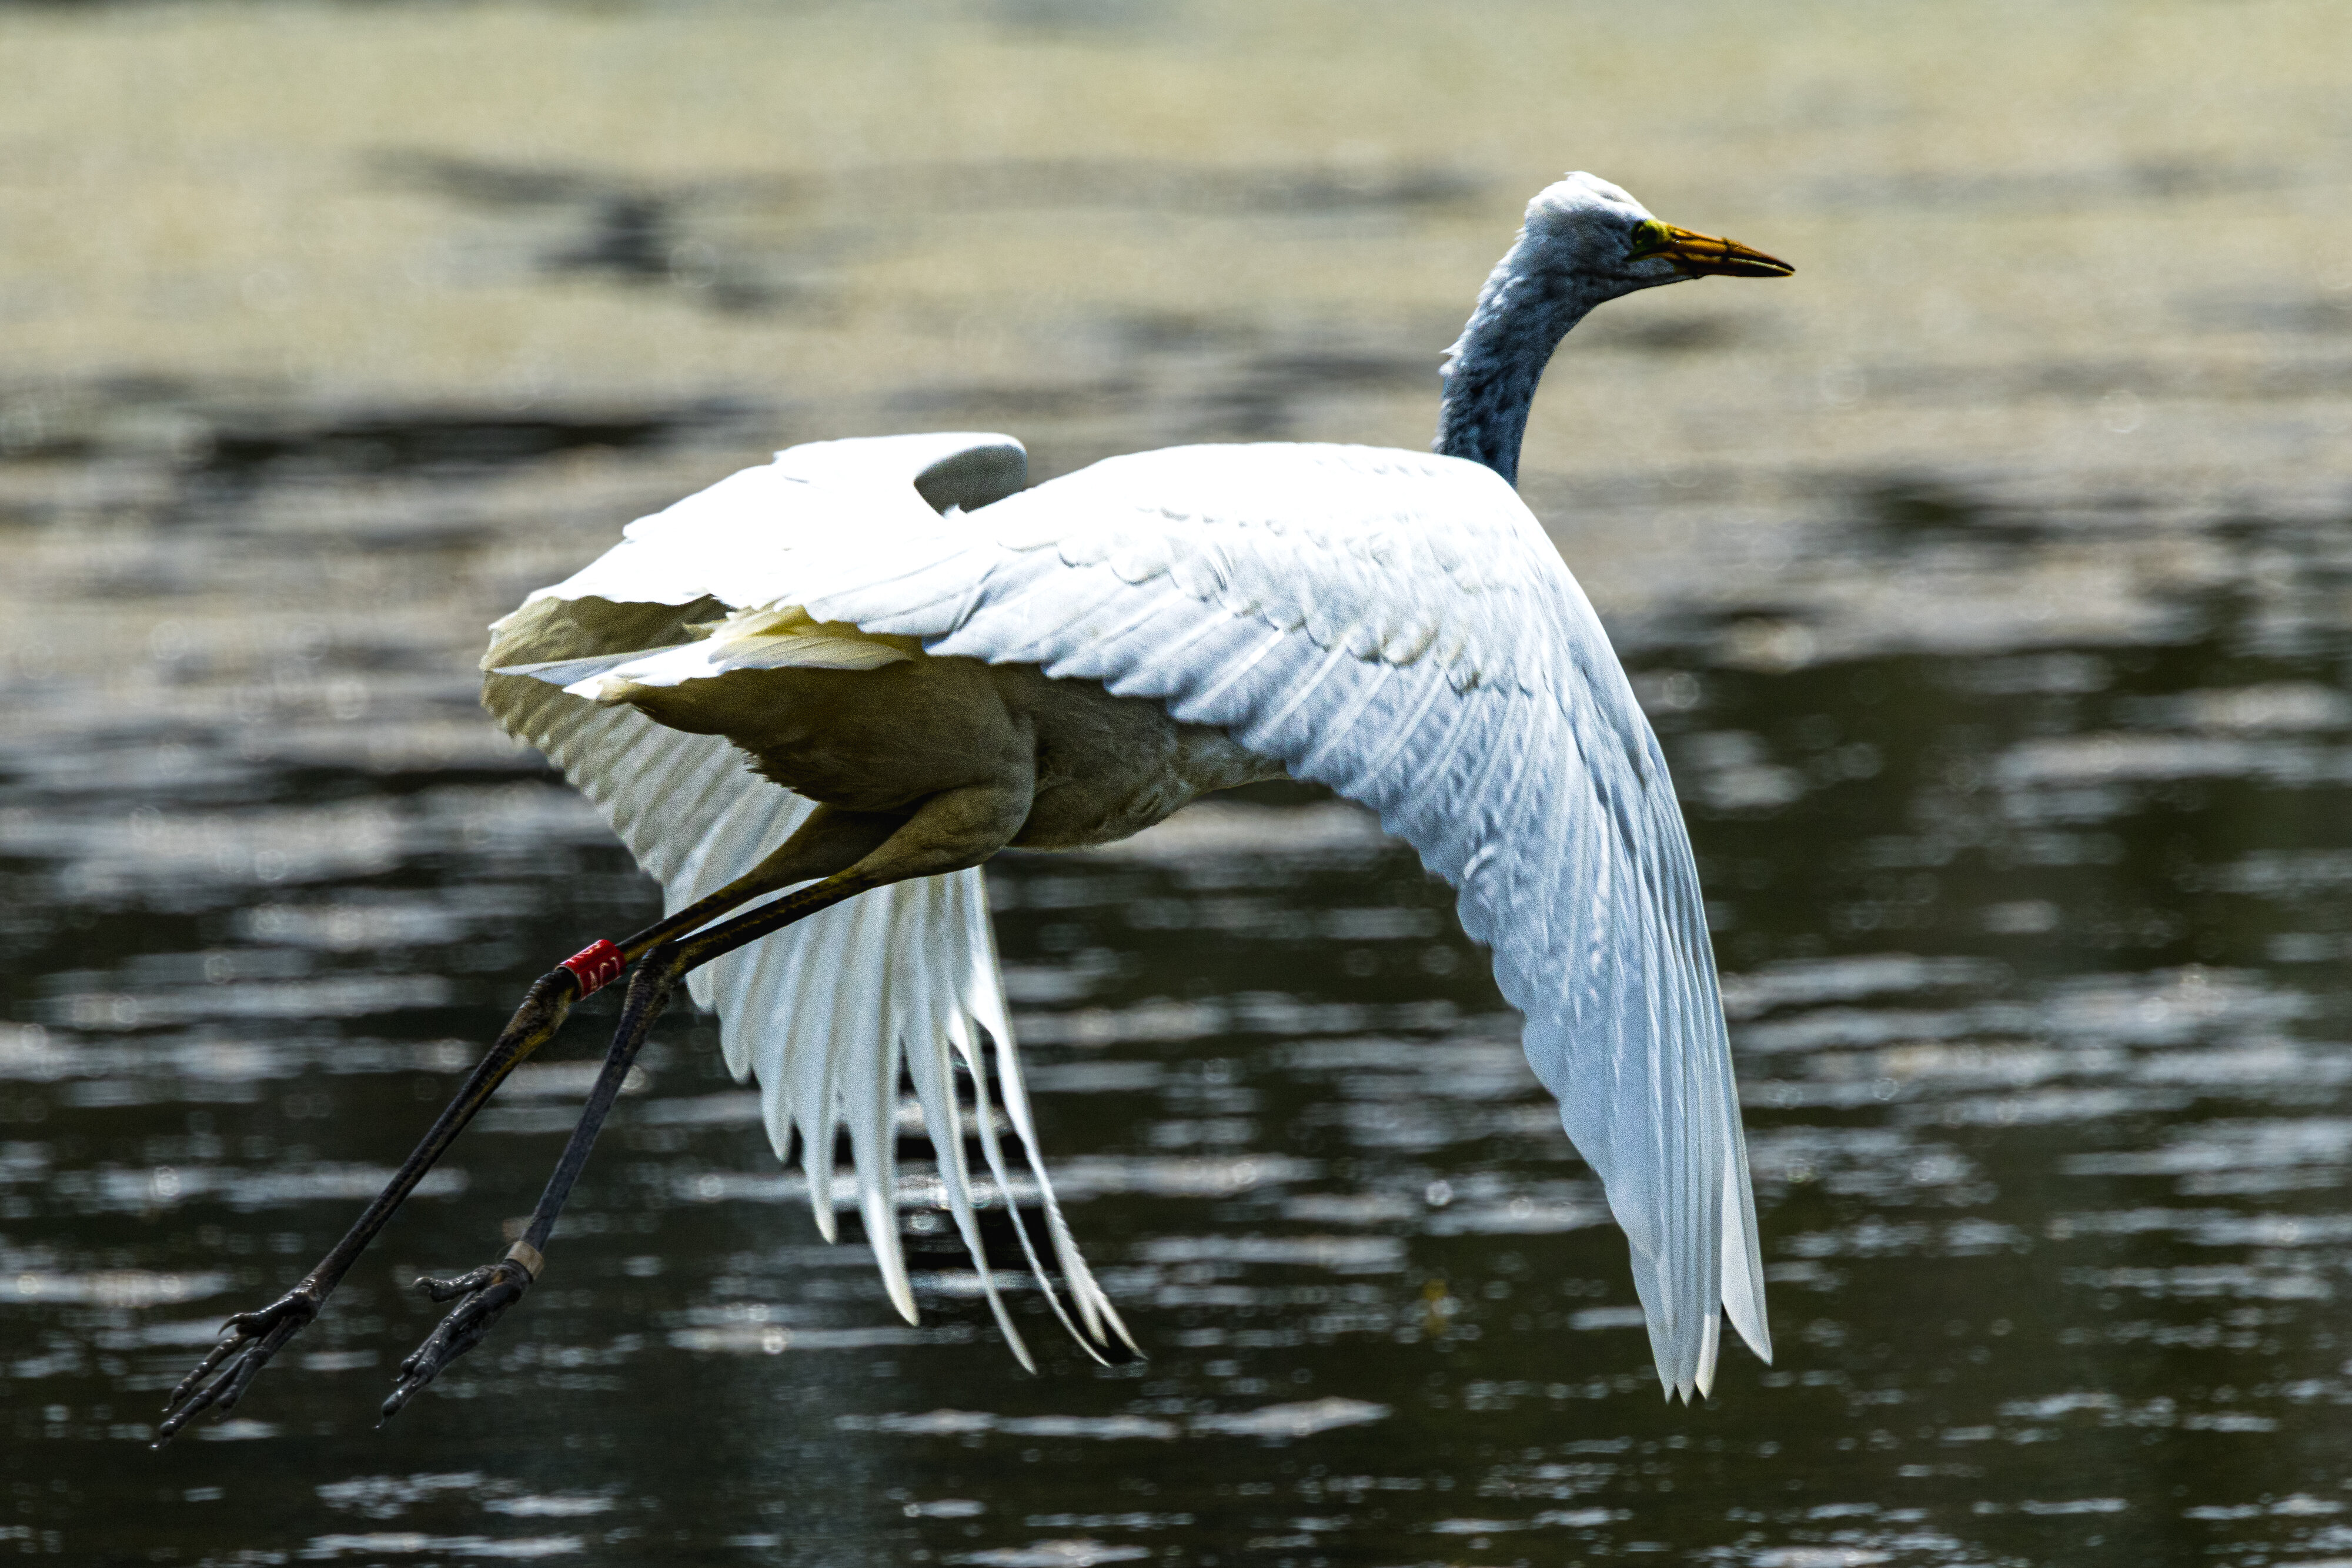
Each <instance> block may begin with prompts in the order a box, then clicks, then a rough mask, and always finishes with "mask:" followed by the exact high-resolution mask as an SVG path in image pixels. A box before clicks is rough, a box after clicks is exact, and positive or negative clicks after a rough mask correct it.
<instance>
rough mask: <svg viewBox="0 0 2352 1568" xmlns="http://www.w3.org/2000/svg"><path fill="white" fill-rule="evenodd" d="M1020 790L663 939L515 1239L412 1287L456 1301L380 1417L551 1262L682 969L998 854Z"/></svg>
mask: <svg viewBox="0 0 2352 1568" xmlns="http://www.w3.org/2000/svg"><path fill="white" fill-rule="evenodd" d="M1020 784H1021V787H1020V788H1019V789H1018V790H1017V792H1016V791H1013V790H1006V789H1001V788H1000V789H985V788H974V789H961V790H954V791H950V792H946V793H943V794H941V795H936V796H933V797H932V798H931V799H930V800H928V801H926V802H925V803H924V805H923V807H922V809H921V810H919V811H917V812H916V814H915V815H914V816H913V817H912V818H911V819H909V820H908V822H907V823H906V826H905V828H904V829H903V830H901V831H899V832H897V833H894V834H893V835H892V836H891V837H890V838H889V840H888V841H887V842H885V843H884V844H882V845H881V846H880V847H878V848H877V849H876V850H875V851H874V852H873V853H871V854H868V855H866V856H865V857H864V858H863V859H861V860H859V861H858V862H857V863H856V864H855V865H853V866H850V867H849V868H848V869H846V870H845V871H841V872H838V873H835V874H834V875H832V876H828V877H826V878H825V879H824V881H822V882H819V883H814V885H812V886H809V887H804V888H802V889H800V890H799V891H798V892H796V893H788V894H784V896H782V898H779V899H777V900H775V901H774V902H773V903H772V904H763V905H761V907H760V908H758V909H755V910H752V911H751V912H750V913H749V914H745V915H737V916H735V918H733V919H731V920H728V921H724V922H722V923H720V924H719V925H714V926H712V927H710V928H709V930H707V931H699V932H697V933H695V934H694V935H692V936H684V937H680V938H678V939H677V940H676V941H672V942H666V943H664V944H663V945H662V946H659V947H658V948H656V949H655V950H654V952H652V953H651V954H649V955H648V956H646V961H645V963H644V964H643V965H642V966H640V967H638V969H637V972H636V973H635V974H634V975H632V976H631V977H629V990H628V996H627V998H626V1000H625V1002H624V1003H623V1006H622V1009H621V1022H620V1026H619V1027H618V1028H617V1029H616V1030H614V1034H613V1044H612V1049H611V1050H610V1051H607V1052H606V1053H605V1057H604V1070H603V1071H601V1072H599V1073H598V1074H597V1076H596V1083H595V1086H594V1088H593V1089H592V1090H590V1091H589V1095H588V1103H587V1106H586V1108H585V1109H584V1110H583V1112H582V1113H581V1117H580V1121H579V1124H577V1125H575V1126H574V1127H573V1128H572V1137H571V1139H570V1141H569V1142H567V1143H566V1144H565V1145H564V1146H563V1156H562V1159H561V1160H559V1161H558V1162H557V1164H556V1167H555V1174H554V1175H553V1176H550V1177H549V1178H548V1183H547V1189H546V1191H545V1192H544V1193H542V1194H541V1197H540V1200H539V1207H537V1208H536V1209H535V1210H533V1211H532V1213H531V1217H530V1226H529V1228H526V1229H525V1231H524V1232H523V1239H522V1240H521V1241H520V1242H518V1243H516V1244H515V1245H514V1246H513V1247H510V1248H509V1249H508V1251H507V1255H506V1256H505V1257H504V1258H501V1259H499V1260H498V1261H497V1262H495V1263H492V1264H489V1265H488V1266H486V1267H484V1268H480V1269H475V1270H470V1271H469V1272H467V1273H464V1274H459V1275H457V1276H455V1277H453V1278H450V1279H446V1280H439V1279H425V1280H419V1281H417V1286H418V1288H419V1289H420V1290H422V1291H424V1292H425V1294H427V1295H429V1296H431V1297H432V1298H433V1299H434V1300H435V1301H447V1300H449V1299H450V1298H451V1297H453V1296H455V1297H458V1298H460V1299H459V1300H458V1302H457V1306H456V1307H454V1308H452V1309H451V1310H450V1312H449V1315H448V1316H447V1317H446V1318H444V1319H443V1320H442V1321H441V1322H440V1323H439V1324H438V1325H437V1326H436V1328H435V1329H434V1331H433V1332H432V1333H431V1334H429V1335H427V1336H426V1337H425V1343H423V1344H422V1345H419V1346H418V1347H417V1349H416V1352H415V1354H413V1355H411V1356H410V1357H409V1358H408V1359H407V1360H405V1361H404V1362H402V1363H401V1365H400V1378H399V1381H398V1382H397V1383H396V1384H395V1385H394V1388H393V1391H392V1395H391V1396H390V1397H389V1398H387V1399H386V1400H385V1401H384V1402H383V1416H384V1419H386V1420H390V1419H391V1418H392V1416H394V1414H396V1413H397V1412H398V1411H399V1410H400V1408H401V1407H402V1406H404V1405H406V1404H407V1403H408V1402H409V1401H410V1400H411V1399H413V1398H415V1396H416V1395H417V1393H418V1391H419V1390H421V1389H423V1388H424V1387H425V1385H427V1384H429V1383H431V1382H432V1381H433V1380H434V1379H435V1378H436V1377H437V1376H439V1375H441V1372H442V1371H443V1369H444V1368H446V1367H447V1366H448V1364H450V1363H451V1362H453V1361H455V1360H457V1358H458V1357H459V1356H461V1355H463V1354H466V1352H467V1351H469V1350H471V1349H472V1348H473V1347H474V1346H475V1345H477V1344H478V1343H481V1340H482V1337H483V1335H485V1334H487V1333H489V1331H490V1328H491V1326H492V1325H493V1324H495V1323H496V1322H498V1320H499V1317H501V1316H502V1315H504V1313H505V1312H506V1311H507V1309H508V1308H509V1307H511V1306H513V1305H514V1304H515V1303H516V1302H517V1301H520V1300H522V1298H523V1294H524V1292H525V1291H529V1290H530V1287H531V1284H532V1281H535V1280H536V1279H537V1278H538V1277H539V1273H540V1270H541V1267H542V1266H543V1265H544V1263H545V1249H546V1247H547V1243H548V1239H549V1238H550V1237H551V1235H552V1234H553V1233H554V1230H555V1220H556V1217H557V1216H558V1215H560V1214H561V1213H562V1211H563V1204H564V1200H565V1199H567V1198H569V1197H571V1196H572V1183H573V1182H574V1181H575V1180H577V1179H578V1177H579V1175H580V1169H581V1167H582V1166H584V1165H586V1164H587V1163H588V1154H589V1151H590V1150H591V1149H592V1148H593V1147H594V1146H595V1143H596V1134H597V1131H598V1130H599V1129H600V1128H601V1127H602V1126H603V1125H604V1117H605V1115H606V1114H607V1113H610V1112H611V1110H612V1108H613V1102H614V1098H615V1097H616V1096H618V1095H619V1093H620V1092H621V1082H622V1080H624V1079H625V1078H626V1077H627V1076H628V1071H629V1064H630V1062H632V1061H635V1059H636V1055H637V1052H638V1051H639V1050H640V1049H642V1048H643V1046H644V1045H645V1041H646V1035H647V1033H649V1032H650V1031H651V1030H652V1029H653V1025H654V1019H656V1018H657V1017H659V1016H660V1013H661V1010H662V1009H663V1008H664V1007H665V1006H667V1004H668V1001H669V997H670V992H671V990H672V989H673V988H675V987H676V986H677V982H678V981H679V979H681V978H682V977H684V976H685V975H686V973H687V972H688V970H690V969H695V968H699V967H701V966H702V965H704V964H708V963H709V962H710V961H711V960H712V959H713V958H717V957H719V956H722V955H724V954H727V953H731V952H733V951H734V950H735V949H736V948H738V947H741V946H745V945H746V944H748V943H751V942H756V941H758V940H759V939H760V938H761V937H762V936H768V935H769V934H771V933H772V932H776V931H781V930H782V929H783V928H784V927H785V926H787V925H791V924H793V922H794V921H796V920H803V919H806V918H807V917H808V916H809V915H814V914H816V913H817V912H818V911H819V910H821V909H828V908H831V907H832V906H833V905H834V904H840V903H842V902H843V901H845V900H846V899H850V898H855V897H856V895H857V894H861V893H865V892H867V891H869V890H870V889H873V888H877V887H881V886H884V885H886V884H887V883H894V882H902V881H905V880H907V879H908V878H910V877H917V876H929V875H933V874H936V873H941V872H949V871H957V870H961V868H962V867H964V866H968V865H973V864H977V863H978V862H980V861H982V860H984V859H986V858H987V857H988V856H989V855H991V854H993V853H994V852H996V851H997V850H998V849H1000V848H1002V847H1003V844H1004V842H1005V841H1006V840H1008V839H1010V838H1011V837H1012V835H1013V831H1014V830H1015V829H1016V828H1018V827H1019V826H1020V824H1021V822H1022V821H1023V820H1024V818H1025V817H1026V816H1027V814H1028V807H1029V791H1028V788H1027V779H1025V778H1024V779H1021V781H1020Z"/></svg>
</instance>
